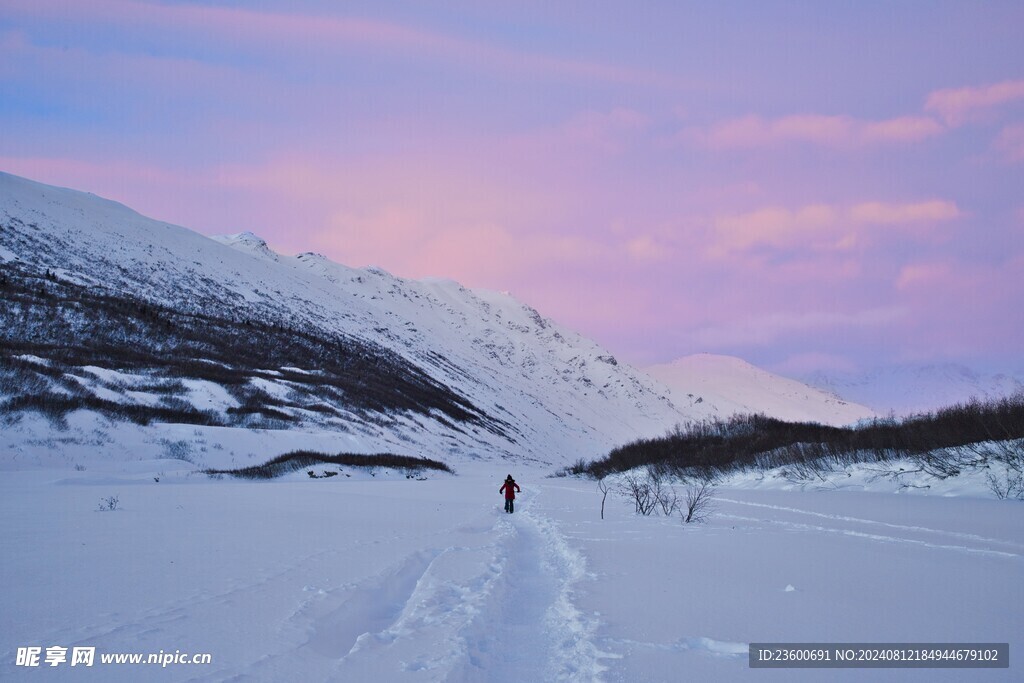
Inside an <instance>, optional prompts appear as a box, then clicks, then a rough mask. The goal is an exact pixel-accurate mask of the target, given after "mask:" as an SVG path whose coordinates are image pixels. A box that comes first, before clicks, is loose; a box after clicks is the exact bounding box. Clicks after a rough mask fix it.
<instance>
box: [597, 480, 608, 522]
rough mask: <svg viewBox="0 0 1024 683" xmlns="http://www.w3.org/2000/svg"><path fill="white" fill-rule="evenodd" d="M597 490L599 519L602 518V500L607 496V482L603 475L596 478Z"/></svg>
mask: <svg viewBox="0 0 1024 683" xmlns="http://www.w3.org/2000/svg"><path fill="white" fill-rule="evenodd" d="M597 490H598V491H600V492H601V519H604V501H605V500H606V499H607V498H608V482H607V481H605V478H604V477H601V478H600V479H598V480H597Z"/></svg>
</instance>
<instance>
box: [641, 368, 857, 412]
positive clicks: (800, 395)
mask: <svg viewBox="0 0 1024 683" xmlns="http://www.w3.org/2000/svg"><path fill="white" fill-rule="evenodd" d="M647 372H648V374H650V375H651V376H652V377H654V378H655V379H657V380H659V381H661V382H662V383H664V384H665V385H667V386H668V387H669V388H670V389H671V390H672V399H673V400H674V401H675V402H676V403H684V404H685V403H689V404H690V405H691V407H694V408H699V409H701V410H702V411H704V412H705V414H706V416H707V417H723V418H724V417H728V416H729V415H732V414H735V413H765V414H767V415H770V416H772V417H777V418H780V419H784V420H792V421H800V422H805V421H806V422H821V423H824V424H834V425H843V424H850V423H853V422H856V421H858V420H862V419H865V418H869V417H872V416H874V415H875V413H874V411H872V410H871V409H870V408H868V407H866V406H863V405H858V404H856V403H851V402H848V401H845V400H843V399H842V398H840V397H839V396H838V395H836V394H833V393H828V392H826V391H823V390H821V389H816V388H814V387H812V386H809V385H807V384H804V383H802V382H799V381H797V380H794V379H789V378H787V377H782V376H780V375H776V374H773V373H771V372H768V371H767V370H764V369H762V368H759V367H757V366H755V365H753V364H751V363H749V362H747V361H745V360H743V359H742V358H737V357H735V356H724V355H718V354H712V353H698V354H693V355H690V356H683V357H682V358H677V359H676V360H674V361H672V362H670V363H666V364H662V365H655V366H652V367H649V368H647Z"/></svg>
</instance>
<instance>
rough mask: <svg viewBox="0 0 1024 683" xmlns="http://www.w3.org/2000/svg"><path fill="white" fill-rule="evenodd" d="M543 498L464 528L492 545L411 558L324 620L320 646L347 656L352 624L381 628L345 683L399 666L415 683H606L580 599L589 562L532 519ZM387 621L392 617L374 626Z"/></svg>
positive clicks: (349, 666)
mask: <svg viewBox="0 0 1024 683" xmlns="http://www.w3.org/2000/svg"><path fill="white" fill-rule="evenodd" d="M535 496H536V494H534V493H531V494H527V495H526V496H523V497H522V498H521V499H520V501H519V508H518V512H517V513H516V514H514V515H506V514H505V513H504V512H501V511H498V510H495V512H494V514H495V515H497V516H498V519H497V520H496V521H495V522H494V523H493V525H492V526H490V527H486V526H483V527H481V526H479V525H469V526H467V527H463V530H464V531H471V532H474V533H476V534H479V535H480V536H483V537H486V538H487V539H489V541H487V542H484V543H481V544H480V545H476V546H453V547H448V548H445V549H443V550H441V551H440V552H438V553H436V555H434V557H433V558H432V559H430V560H429V561H428V562H423V559H424V558H423V556H417V557H412V558H409V560H407V561H406V562H405V563H404V564H403V565H402V567H400V568H399V569H397V570H396V571H395V572H394V573H393V575H392V577H391V578H389V580H387V581H382V582H380V585H379V587H376V588H372V589H367V588H366V587H363V588H362V589H361V590H360V591H359V592H357V593H356V599H355V600H354V601H353V603H351V604H348V605H347V606H346V607H345V608H344V609H341V610H339V611H338V612H335V613H332V614H331V615H328V616H326V617H325V618H323V619H321V620H320V622H319V624H320V625H322V626H324V627H326V628H320V627H318V628H317V635H316V636H315V638H314V639H313V640H311V644H316V645H317V646H318V647H321V648H322V647H323V646H324V645H326V644H328V643H330V648H333V649H334V650H335V651H338V648H340V649H344V643H347V642H351V641H352V638H351V635H352V631H351V626H350V625H351V623H352V618H351V617H352V616H353V614H355V613H356V612H359V611H363V612H364V614H363V615H362V618H360V619H359V620H358V623H363V624H372V623H375V622H376V623H377V624H378V625H379V626H380V628H376V629H373V630H369V631H366V632H364V633H362V634H360V635H358V636H357V637H356V638H355V641H354V643H353V644H352V646H351V648H349V649H348V651H347V653H346V654H344V655H343V656H342V657H341V660H340V662H339V665H338V667H337V669H336V670H335V673H336V674H337V676H338V677H339V678H342V679H345V680H348V679H350V678H352V679H353V680H354V679H355V678H360V679H363V678H365V677H367V676H372V675H373V673H374V672H379V671H382V670H394V668H395V666H396V665H397V666H398V669H399V670H400V671H401V672H402V674H403V677H407V678H410V679H411V680H429V681H441V680H444V681H498V682H500V681H513V680H515V681H523V680H532V681H559V680H574V681H575V680H588V681H594V680H600V673H601V671H602V670H603V667H602V666H601V665H600V664H599V662H598V659H599V657H600V656H601V653H599V652H598V650H597V648H596V647H595V646H594V644H593V642H592V640H591V638H592V635H593V633H594V630H595V628H596V624H594V623H592V622H591V621H590V620H588V619H586V618H584V617H583V615H582V614H581V613H580V612H579V610H577V609H576V607H575V606H574V604H573V600H572V595H573V593H572V591H573V585H574V584H575V583H576V582H577V581H579V580H580V579H581V578H583V577H584V576H585V571H584V567H585V564H584V561H583V558H582V556H581V555H580V554H579V553H577V552H576V551H574V550H573V549H572V548H570V547H569V545H568V544H567V543H566V541H565V538H564V537H563V536H562V535H561V534H560V533H559V532H558V529H557V527H556V525H555V524H554V523H553V522H552V521H551V520H549V519H547V518H545V517H543V516H541V515H539V514H537V513H536V512H534V511H533V508H534V505H533V503H534V498H535ZM413 575H415V577H414V576H413ZM403 586H405V587H406V588H411V590H403V588H402V587H403ZM356 603H357V604H356ZM371 606H372V607H371ZM384 614H391V615H392V616H393V618H392V619H390V620H388V619H384V620H380V619H376V620H375V617H378V616H382V615H384ZM332 624H338V625H339V626H340V627H341V629H340V630H339V629H337V628H335V627H334V626H332Z"/></svg>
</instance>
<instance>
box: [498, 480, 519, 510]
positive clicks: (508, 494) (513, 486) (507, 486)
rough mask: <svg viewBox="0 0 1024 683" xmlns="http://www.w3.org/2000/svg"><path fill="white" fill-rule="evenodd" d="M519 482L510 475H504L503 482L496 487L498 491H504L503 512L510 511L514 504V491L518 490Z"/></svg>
mask: <svg viewBox="0 0 1024 683" xmlns="http://www.w3.org/2000/svg"><path fill="white" fill-rule="evenodd" d="M520 490H522V489H520V488H519V484H517V483H516V480H515V479H513V478H512V475H511V474H510V475H508V476H507V477H505V483H504V484H502V485H501V488H500V489H498V493H502V492H504V493H505V512H508V513H510V514H511V513H512V511H513V510H514V509H515V505H516V491H520Z"/></svg>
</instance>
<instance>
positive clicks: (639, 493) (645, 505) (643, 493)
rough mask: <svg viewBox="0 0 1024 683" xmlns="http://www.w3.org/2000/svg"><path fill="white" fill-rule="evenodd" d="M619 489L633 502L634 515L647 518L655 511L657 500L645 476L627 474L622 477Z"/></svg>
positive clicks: (632, 473) (633, 473)
mask: <svg viewBox="0 0 1024 683" xmlns="http://www.w3.org/2000/svg"><path fill="white" fill-rule="evenodd" d="M620 487H621V490H622V493H623V494H624V495H625V496H626V497H627V498H629V499H630V500H632V501H633V507H634V510H635V511H636V514H638V515H644V516H647V515H650V514H651V513H653V512H654V511H655V509H657V506H658V499H657V498H655V497H654V491H653V489H652V487H651V482H650V480H649V479H648V478H647V477H646V476H643V475H639V474H636V473H635V472H629V473H628V474H626V475H625V476H623V477H622V484H621V485H620Z"/></svg>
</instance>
